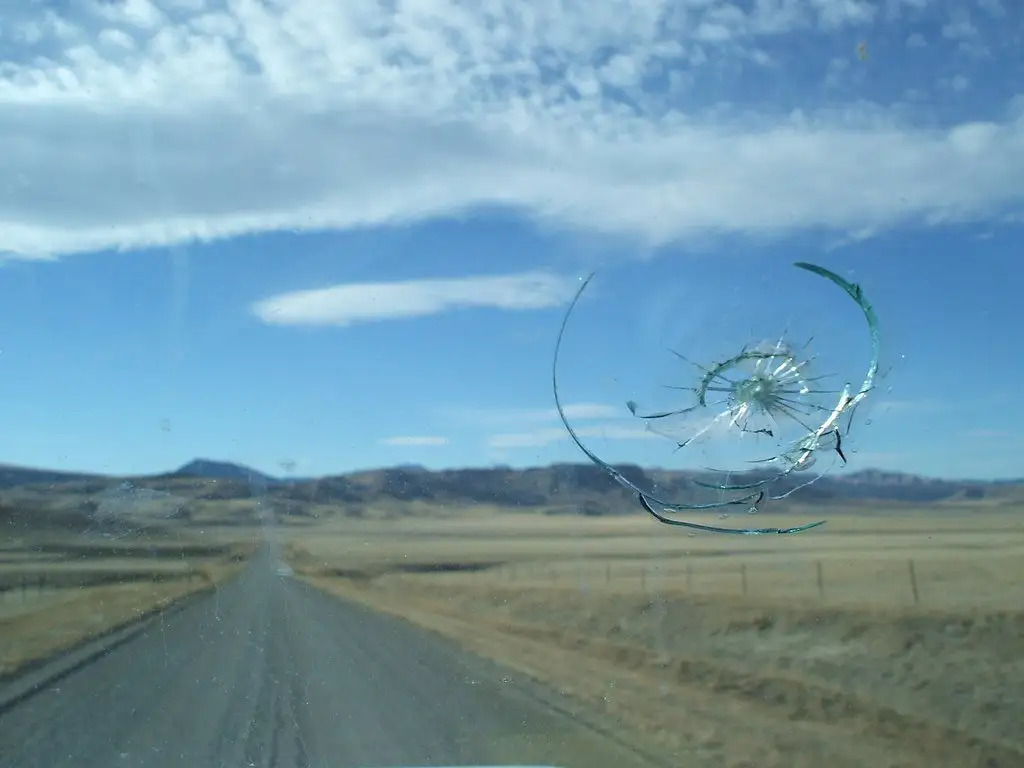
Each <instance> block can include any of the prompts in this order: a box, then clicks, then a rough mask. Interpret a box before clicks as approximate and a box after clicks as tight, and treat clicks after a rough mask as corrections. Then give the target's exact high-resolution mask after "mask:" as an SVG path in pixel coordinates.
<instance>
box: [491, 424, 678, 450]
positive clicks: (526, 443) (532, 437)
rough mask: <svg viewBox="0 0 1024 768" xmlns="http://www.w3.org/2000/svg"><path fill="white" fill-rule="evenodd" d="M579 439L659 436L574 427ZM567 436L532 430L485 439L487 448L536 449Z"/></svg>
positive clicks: (632, 430) (550, 430)
mask: <svg viewBox="0 0 1024 768" xmlns="http://www.w3.org/2000/svg"><path fill="white" fill-rule="evenodd" d="M575 431H576V434H577V435H579V436H580V437H596V438H602V439H604V440H651V439H654V438H658V437H659V436H658V435H656V434H654V433H653V432H651V431H650V430H648V429H644V428H643V427H624V426H622V425H621V424H595V425H593V426H589V427H576V428H575ZM568 440H569V435H568V433H567V432H566V431H565V429H563V428H562V427H550V428H545V429H534V430H531V431H529V432H506V433H502V434H497V435H489V436H488V437H487V447H488V448H536V447H540V446H545V445H551V444H552V443H558V442H563V441H565V442H568Z"/></svg>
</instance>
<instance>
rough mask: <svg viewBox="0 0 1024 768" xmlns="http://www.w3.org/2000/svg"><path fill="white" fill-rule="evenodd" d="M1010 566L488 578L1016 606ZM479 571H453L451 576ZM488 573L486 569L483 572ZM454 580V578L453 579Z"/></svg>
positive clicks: (689, 567)
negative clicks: (455, 573) (462, 572)
mask: <svg viewBox="0 0 1024 768" xmlns="http://www.w3.org/2000/svg"><path fill="white" fill-rule="evenodd" d="M1016 560H1017V562H1015V563H1014V565H1015V567H1014V568H1008V567H1007V566H1006V564H1005V563H1002V562H997V561H992V560H991V559H989V560H988V561H980V560H966V559H960V560H935V559H926V560H921V559H915V558H906V559H899V558H886V559H876V560H856V559H854V560H847V561H844V560H832V561H829V560H800V561H795V562H778V561H763V560H753V561H744V560H739V559H735V558H731V557H730V558H718V559H717V562H716V559H713V558H688V559H685V560H682V561H680V560H678V559H677V560H672V561H659V562H655V563H646V562H638V561H624V562H616V561H605V562H592V561H577V562H560V563H529V562H522V563H510V564H507V565H504V566H501V567H500V568H497V569H494V570H492V571H491V576H490V578H491V579H496V580H497V581H498V582H500V583H501V584H503V585H507V586H519V587H521V588H523V589H527V588H535V587H545V586H547V587H561V588H578V589H582V590H589V591H595V590H596V591H600V590H609V591H616V592H619V591H627V592H636V591H638V590H640V591H646V592H651V593H654V592H662V591H672V592H688V593H693V594H696V595H701V594H708V595H712V594H716V595H731V596H736V597H743V598H784V599H801V600H808V599H810V600H819V601H822V602H856V603H872V604H886V605H914V606H918V605H930V606H945V605H950V604H961V605H980V604H986V605H992V604H1005V605H1007V607H1013V608H1018V609H1019V608H1020V607H1021V606H1020V603H1021V596H1020V590H1019V583H1020V582H1019V577H1020V575H1021V573H1022V570H1024V569H1022V568H1021V566H1022V565H1024V563H1022V562H1020V558H1017V559H1016ZM480 576H481V574H477V575H476V576H475V577H474V576H470V575H468V574H463V575H453V576H452V577H451V578H454V579H455V580H457V581H463V580H465V579H467V578H474V580H476V581H478V582H479V577H480ZM485 578H487V577H485ZM453 586H454V584H453Z"/></svg>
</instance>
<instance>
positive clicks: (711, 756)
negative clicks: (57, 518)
mask: <svg viewBox="0 0 1024 768" xmlns="http://www.w3.org/2000/svg"><path fill="white" fill-rule="evenodd" d="M815 517H816V515H815V514H813V513H806V514H805V513H799V512H798V513H797V514H795V515H787V516H786V517H785V519H780V520H778V521H775V520H772V519H771V518H769V517H768V516H764V515H759V516H758V518H757V519H758V521H759V523H764V524H777V523H780V522H781V523H785V524H792V523H793V521H794V520H795V519H800V520H804V519H806V520H810V519H814V518H815ZM827 517H828V518H829V523H828V525H827V526H825V527H824V528H821V529H818V530H816V531H813V532H808V533H805V534H801V535H798V536H792V537H739V536H735V537H730V536H722V535H708V534H698V535H696V536H690V535H688V534H687V533H686V532H685V531H683V530H679V529H669V528H666V527H664V526H660V525H658V524H657V523H655V522H654V521H651V520H650V519H648V518H646V517H639V516H638V517H623V518H615V519H583V518H567V517H543V516H536V515H512V514H506V515H493V514H487V515H484V516H479V517H476V516H473V517H464V518H461V519H445V520H437V519H413V518H405V519H402V520H392V521H384V520H366V521H337V522H327V523H323V524H321V525H318V526H316V527H315V529H313V530H307V529H296V530H292V531H283V533H282V535H283V536H286V537H287V540H288V541H289V544H288V548H287V551H288V553H289V560H290V562H291V564H292V566H293V567H294V568H295V569H296V572H297V573H300V574H303V577H304V578H307V579H309V580H310V581H311V582H313V583H315V584H317V585H318V586H321V587H322V588H324V589H327V590H329V591H332V592H335V593H337V594H340V595H343V596H345V597H348V598H351V599H356V600H360V601H363V602H365V603H368V604H370V605H372V606H374V607H376V608H378V609H381V610H385V611H389V612H392V613H396V614H399V615H402V616H404V617H405V618H407V619H409V620H411V621H413V622H416V623H418V624H420V625H422V626H424V627H427V628H429V629H431V630H432V631H435V632H439V633H442V634H445V635H448V636H450V637H452V638H454V639H456V640H457V641H459V642H461V643H463V644H464V645H465V646H467V647H468V648H470V649H472V650H475V651H477V652H479V653H481V654H483V655H486V656H489V657H491V658H494V659H495V660H498V661H500V662H502V663H504V664H506V665H508V666H510V667H512V668H514V669H517V670H519V671H521V672H524V673H527V674H529V675H532V676H534V677H536V678H538V679H541V680H543V681H545V682H548V683H550V684H552V685H554V686H555V687H556V688H558V689H560V690H563V691H567V692H570V693H571V694H572V695H573V696H575V697H576V698H577V699H578V700H579V701H580V702H581V703H583V704H584V705H587V706H588V707H590V708H592V709H594V710H596V711H599V712H601V713H603V715H602V716H603V717H605V718H606V719H608V720H609V721H611V722H613V723H614V724H616V727H617V728H618V729H619V730H620V731H621V732H622V733H623V734H624V735H625V736H627V737H628V738H632V739H636V740H639V741H642V742H644V743H647V744H648V745H651V744H657V745H659V746H660V748H662V749H664V750H668V751H670V752H671V753H672V754H673V755H674V761H677V762H678V764H679V765H686V766H691V765H693V766H735V767H737V768H738V767H739V766H758V767H759V768H761V767H764V766H779V768H781V767H782V766H786V767H787V768H790V767H792V768H797V767H798V766H806V767H807V768H811V766H814V767H815V768H819V767H820V766H822V765H828V766H830V767H831V768H840V767H844V768H845V767H846V766H849V767H850V768H853V767H854V766H856V767H857V768H860V767H861V766H865V765H871V766H873V767H877V768H885V767H886V766H908V767H910V766H914V767H918V766H920V767H922V768H923V766H945V765H950V766H952V765H957V766H975V765H977V766H986V767H989V766H1019V765H1024V729H1022V728H1021V727H1020V723H1021V722H1024V699H1022V698H1021V697H1020V694H1019V692H1020V691H1021V690H1022V689H1024V586H1021V585H1022V583H1024V509H1020V510H1014V509H1006V510H1003V511H1000V512H998V513H993V512H990V511H983V510H982V509H977V510H974V509H972V508H967V507H956V506H948V507H938V506H937V507H935V508H932V509H922V510H906V509H903V510H901V511H900V512H899V513H897V512H896V511H895V510H881V509H878V508H872V509H871V510H870V516H868V514H866V511H865V512H862V513H859V514H858V513H857V510H855V509H851V510H845V511H843V510H841V511H839V512H838V513H837V512H835V511H833V510H830V511H829V514H828V515H827ZM736 521H743V522H746V521H747V519H746V517H745V516H743V515H738V516H735V518H734V524H736Z"/></svg>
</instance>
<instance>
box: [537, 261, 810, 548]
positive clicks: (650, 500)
mask: <svg viewBox="0 0 1024 768" xmlns="http://www.w3.org/2000/svg"><path fill="white" fill-rule="evenodd" d="M594 274H595V273H593V272H592V273H590V274H589V275H588V276H587V277H586V279H585V280H584V281H583V283H582V284H581V285H580V287H579V290H578V291H576V295H575V296H574V297H573V299H572V301H571V302H570V304H569V307H568V309H567V310H566V312H565V315H564V316H563V318H562V324H561V326H560V327H559V329H558V336H557V338H556V340H555V353H554V357H553V359H552V363H551V389H552V392H553V394H554V399H555V409H556V411H557V412H558V418H559V419H560V420H561V422H562V425H563V426H564V427H565V430H566V432H568V433H569V437H570V438H571V439H572V441H573V442H574V443H575V444H576V447H578V448H579V449H580V450H581V451H582V452H583V454H584V455H585V456H586V457H587V458H588V459H590V461H591V462H592V463H593V464H595V465H596V466H597V467H599V468H600V469H602V470H603V471H604V472H605V473H606V474H608V476H609V477H611V478H612V479H613V480H614V481H615V482H617V483H618V484H619V485H621V486H622V487H624V488H626V489H627V490H629V491H630V492H631V493H633V494H634V495H635V496H636V497H637V499H638V500H639V502H640V505H641V506H642V507H643V508H644V509H645V510H646V511H647V512H648V513H649V514H651V515H652V516H653V517H654V518H655V519H656V520H658V521H659V522H662V523H665V524H666V525H674V526H679V527H684V528H690V529H693V530H698V531H707V532H711V533H730V534H742V535H747V536H754V535H763V534H790V533H799V532H801V531H806V530H809V529H811V528H816V527H817V526H819V525H823V524H824V523H825V521H824V520H819V521H816V522H813V523H807V524H806V525H802V526H798V527H794V528H725V527H721V526H716V525H703V524H700V523H694V522H691V521H688V520H676V519H673V518H669V517H666V516H664V515H662V514H660V513H658V512H657V511H655V509H654V505H657V506H660V507H663V508H664V509H665V511H672V512H683V511H687V510H691V511H700V510H704V511H706V510H711V509H720V508H722V507H727V506H735V505H741V504H746V505H750V506H752V507H755V508H756V506H757V504H758V503H759V502H761V501H762V500H763V499H764V497H765V492H764V490H759V491H758V492H757V493H750V494H746V495H744V496H740V497H738V498H733V499H728V500H723V501H718V502H710V503H705V504H682V503H673V502H669V501H666V500H664V499H660V498H658V497H657V496H654V495H653V494H652V493H650V492H648V491H645V490H644V489H643V488H640V487H639V486H637V485H636V484H635V483H633V482H631V481H630V480H629V479H628V478H627V477H625V476H624V475H623V474H622V473H621V472H619V471H618V470H617V469H615V467H613V466H612V465H611V464H609V463H608V462H606V461H604V460H603V459H602V458H601V457H599V456H598V455H597V454H595V453H594V452H593V451H592V450H590V449H589V448H588V447H587V446H586V445H584V443H583V441H582V440H580V438H579V435H577V434H576V430H574V429H573V427H572V425H571V424H570V423H569V419H568V418H567V417H566V415H565V409H564V408H563V406H562V401H561V397H560V395H559V392H558V359H559V353H560V352H561V348H562V340H563V338H564V337H565V328H566V326H567V325H568V322H569V317H570V316H571V315H572V312H573V310H574V309H575V308H576V305H577V303H579V300H580V297H581V296H582V295H583V292H584V291H585V290H586V288H587V286H588V285H589V284H590V281H591V280H592V279H593V278H594Z"/></svg>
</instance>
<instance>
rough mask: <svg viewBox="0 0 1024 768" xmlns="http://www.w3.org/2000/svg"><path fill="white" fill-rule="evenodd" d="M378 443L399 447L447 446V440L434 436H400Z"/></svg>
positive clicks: (387, 438) (384, 439)
mask: <svg viewBox="0 0 1024 768" xmlns="http://www.w3.org/2000/svg"><path fill="white" fill-rule="evenodd" d="M380 443H381V444H382V445H391V446H399V447H425V446H438V445H448V438H447V437H438V436H436V435H400V436H397V437H385V438H382V439H381V441H380Z"/></svg>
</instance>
